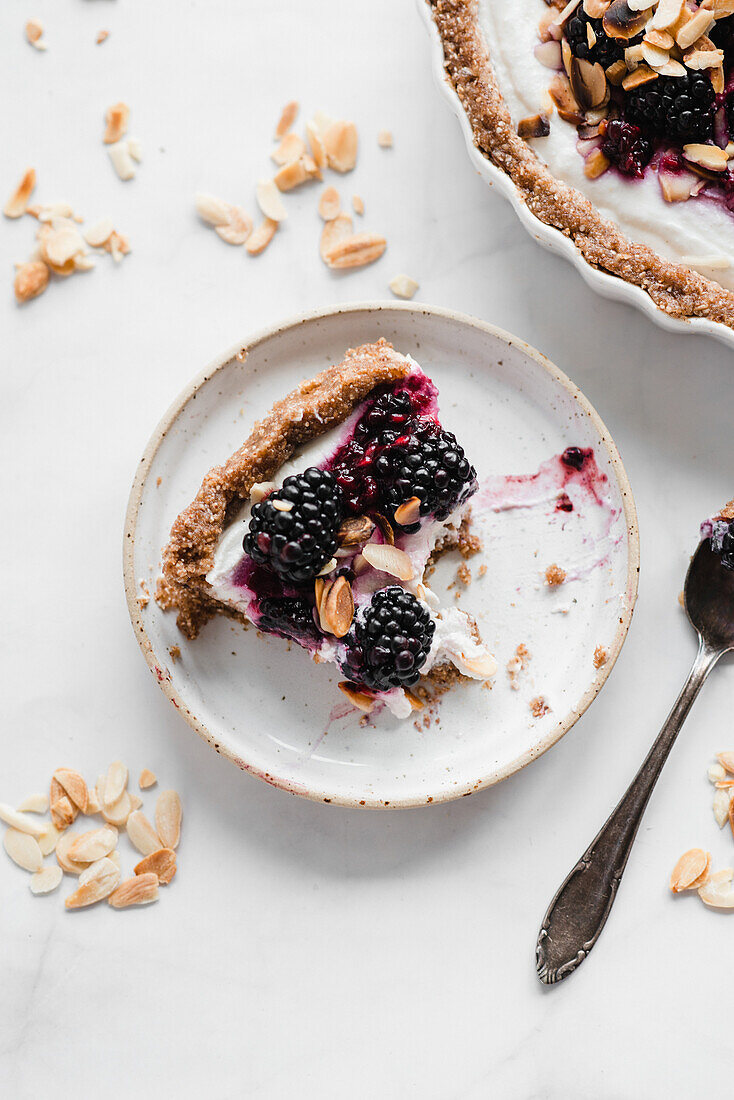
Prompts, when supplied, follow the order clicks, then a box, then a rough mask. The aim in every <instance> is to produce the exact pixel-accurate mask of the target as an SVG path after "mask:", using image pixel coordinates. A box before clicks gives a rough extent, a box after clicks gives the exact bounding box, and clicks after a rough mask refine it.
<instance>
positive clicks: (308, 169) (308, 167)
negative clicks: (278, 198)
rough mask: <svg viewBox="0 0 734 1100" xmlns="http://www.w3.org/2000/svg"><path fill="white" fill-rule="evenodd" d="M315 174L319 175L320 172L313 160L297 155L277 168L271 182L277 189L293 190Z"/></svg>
mask: <svg viewBox="0 0 734 1100" xmlns="http://www.w3.org/2000/svg"><path fill="white" fill-rule="evenodd" d="M316 174H318V175H320V172H319V170H318V168H317V167H316V164H315V162H314V161H313V160H312V159H311V158H310V157H308V158H307V157H299V158H298V160H293V161H291V162H290V163H289V164H284V165H283V167H282V168H279V169H278V171H277V172H276V173H275V175H274V177H273V182H274V183H275V186H276V187H277V188H278V190H279V191H293V190H294V189H295V188H296V187H300V186H301V184H302V183H306V181H307V180H310V179H314V178H315V175H316Z"/></svg>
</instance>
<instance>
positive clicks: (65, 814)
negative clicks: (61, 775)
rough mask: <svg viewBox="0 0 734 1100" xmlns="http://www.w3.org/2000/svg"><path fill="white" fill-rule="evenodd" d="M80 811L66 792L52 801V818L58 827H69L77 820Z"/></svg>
mask: <svg viewBox="0 0 734 1100" xmlns="http://www.w3.org/2000/svg"><path fill="white" fill-rule="evenodd" d="M78 813H79V811H78V809H77V807H76V806H75V805H74V803H73V802H72V801H71V799H70V798H69V797H68V795H65V794H64V795H62V796H61V798H57V799H56V801H55V802H52V803H51V820H52V821H53V823H54V825H55V826H56V828H57V829H67V828H68V827H69V825H71V824H72V822H74V821H76V817H77V814H78Z"/></svg>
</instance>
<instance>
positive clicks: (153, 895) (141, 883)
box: [107, 871, 158, 909]
mask: <svg viewBox="0 0 734 1100" xmlns="http://www.w3.org/2000/svg"><path fill="white" fill-rule="evenodd" d="M157 900H158V875H155V874H153V872H152V871H151V872H148V873H147V874H144V875H134V876H133V877H132V878H129V879H126V880H125V882H121V883H120V885H119V886H118V887H117V889H115V890H113V891H112V893H111V894H110V896H109V897H108V898H107V901H108V903H109V904H110V905H111V906H112V908H113V909H127V908H128V906H130V905H150V903H151V902H152V901H157Z"/></svg>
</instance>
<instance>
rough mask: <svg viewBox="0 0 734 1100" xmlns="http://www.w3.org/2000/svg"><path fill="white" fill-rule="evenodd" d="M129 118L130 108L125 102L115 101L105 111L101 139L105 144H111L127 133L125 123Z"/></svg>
mask: <svg viewBox="0 0 734 1100" xmlns="http://www.w3.org/2000/svg"><path fill="white" fill-rule="evenodd" d="M129 118H130V108H129V107H128V105H127V103H115V104H113V106H112V107H108V108H107V110H106V111H105V116H104V120H105V123H106V126H105V132H104V137H103V138H102V141H103V142H104V144H105V145H113V144H114V143H115V142H116V141H119V140H120V138H121V137H124V135H125V134H126V133H127V124H128V120H129Z"/></svg>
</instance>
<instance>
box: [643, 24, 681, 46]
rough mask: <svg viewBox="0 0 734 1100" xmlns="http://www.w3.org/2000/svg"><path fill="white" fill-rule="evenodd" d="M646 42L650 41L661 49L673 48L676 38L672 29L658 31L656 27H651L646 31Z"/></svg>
mask: <svg viewBox="0 0 734 1100" xmlns="http://www.w3.org/2000/svg"><path fill="white" fill-rule="evenodd" d="M645 42H648V43H649V44H650V45H651V46H657V47H658V49H661V50H668V51H670V50H672V49H673V46H674V45H675V39H674V38H673V35H672V34H671V33H670V31H656V30H655V28H654V27H653V28H650V29H648V30H647V31H645Z"/></svg>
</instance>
